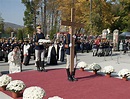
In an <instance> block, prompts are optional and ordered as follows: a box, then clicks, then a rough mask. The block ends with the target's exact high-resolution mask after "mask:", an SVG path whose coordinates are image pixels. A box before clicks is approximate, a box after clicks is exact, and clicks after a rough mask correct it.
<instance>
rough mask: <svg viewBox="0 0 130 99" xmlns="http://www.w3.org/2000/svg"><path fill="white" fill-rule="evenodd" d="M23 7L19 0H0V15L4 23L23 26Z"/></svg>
mask: <svg viewBox="0 0 130 99" xmlns="http://www.w3.org/2000/svg"><path fill="white" fill-rule="evenodd" d="M24 11H25V6H24V4H22V3H21V0H0V15H1V17H2V18H3V19H4V22H11V23H14V24H18V25H22V26H23V25H24V22H23V17H24Z"/></svg>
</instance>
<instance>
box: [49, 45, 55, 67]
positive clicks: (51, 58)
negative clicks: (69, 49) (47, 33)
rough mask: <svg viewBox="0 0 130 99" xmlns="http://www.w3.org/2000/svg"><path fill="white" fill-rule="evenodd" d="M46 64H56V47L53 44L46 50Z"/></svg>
mask: <svg viewBox="0 0 130 99" xmlns="http://www.w3.org/2000/svg"><path fill="white" fill-rule="evenodd" d="M47 64H48V65H57V57H56V49H55V47H54V45H51V46H50V47H49V50H48V56H47Z"/></svg>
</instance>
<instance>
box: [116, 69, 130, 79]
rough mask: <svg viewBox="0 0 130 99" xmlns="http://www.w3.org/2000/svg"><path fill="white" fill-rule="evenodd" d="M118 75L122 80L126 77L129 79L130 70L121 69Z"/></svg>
mask: <svg viewBox="0 0 130 99" xmlns="http://www.w3.org/2000/svg"><path fill="white" fill-rule="evenodd" d="M118 75H119V76H120V77H122V78H124V77H125V78H127V77H129V76H130V70H128V69H122V70H120V71H119V72H118Z"/></svg>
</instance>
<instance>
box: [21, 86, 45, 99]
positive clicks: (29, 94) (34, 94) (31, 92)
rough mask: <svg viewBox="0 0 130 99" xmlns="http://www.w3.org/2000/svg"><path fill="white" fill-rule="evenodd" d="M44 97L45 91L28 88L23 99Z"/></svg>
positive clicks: (39, 88) (34, 87)
mask: <svg viewBox="0 0 130 99" xmlns="http://www.w3.org/2000/svg"><path fill="white" fill-rule="evenodd" d="M44 96H45V91H44V90H43V89H42V88H41V87H37V86H32V87H29V88H26V89H25V90H24V92H23V99H42V98H43V97H44Z"/></svg>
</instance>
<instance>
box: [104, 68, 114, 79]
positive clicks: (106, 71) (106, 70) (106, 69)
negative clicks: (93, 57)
mask: <svg viewBox="0 0 130 99" xmlns="http://www.w3.org/2000/svg"><path fill="white" fill-rule="evenodd" d="M114 71H115V70H114V68H113V67H112V66H106V67H104V68H103V72H104V73H105V74H106V75H107V76H108V77H110V76H111V73H113V72H114Z"/></svg>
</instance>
